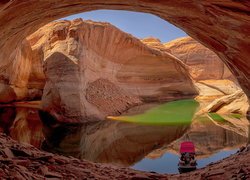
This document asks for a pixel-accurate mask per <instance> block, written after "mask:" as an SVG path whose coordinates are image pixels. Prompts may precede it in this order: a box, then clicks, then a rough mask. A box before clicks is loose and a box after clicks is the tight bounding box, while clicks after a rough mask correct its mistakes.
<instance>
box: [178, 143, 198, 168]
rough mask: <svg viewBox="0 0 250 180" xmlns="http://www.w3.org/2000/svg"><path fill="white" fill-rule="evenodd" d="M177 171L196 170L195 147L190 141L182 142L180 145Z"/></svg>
mask: <svg viewBox="0 0 250 180" xmlns="http://www.w3.org/2000/svg"><path fill="white" fill-rule="evenodd" d="M180 154H181V157H180V159H179V163H178V166H179V172H180V173H185V172H190V171H193V170H196V166H197V163H196V160H195V147H194V143H193V142H191V141H185V142H182V143H181V145H180Z"/></svg>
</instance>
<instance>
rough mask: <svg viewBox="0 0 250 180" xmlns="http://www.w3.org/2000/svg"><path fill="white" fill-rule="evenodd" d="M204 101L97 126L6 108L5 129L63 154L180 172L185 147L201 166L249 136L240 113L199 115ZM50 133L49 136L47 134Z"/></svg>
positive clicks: (1, 116) (143, 110)
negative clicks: (44, 119) (187, 144)
mask: <svg viewBox="0 0 250 180" xmlns="http://www.w3.org/2000/svg"><path fill="white" fill-rule="evenodd" d="M198 106H199V104H198V103H197V102H196V101H194V100H182V101H175V102H170V103H165V104H160V105H159V104H158V105H156V104H153V105H152V104H151V105H147V106H141V107H136V108H133V109H130V110H129V111H128V112H126V113H125V114H124V115H122V116H119V117H113V116H112V117H108V118H107V120H103V121H101V122H95V123H91V124H58V125H57V126H53V127H50V126H49V125H46V126H43V125H42V123H41V121H40V119H39V115H38V111H37V110H36V109H28V108H1V109H0V126H1V128H0V130H1V131H2V132H5V133H7V134H9V135H10V136H12V137H13V138H14V139H16V140H18V141H19V142H24V143H30V144H33V145H34V146H36V147H38V148H40V147H41V145H43V148H44V149H46V150H48V151H51V152H56V153H59V154H64V155H70V156H75V157H78V158H82V159H88V160H91V161H93V162H100V163H109V164H114V165H117V166H121V167H131V168H134V169H138V170H143V171H154V172H158V173H178V167H177V164H178V156H179V145H180V143H181V142H182V141H187V140H188V141H192V142H193V143H194V144H195V146H196V154H197V156H196V158H197V162H198V168H201V167H204V166H206V165H207V164H209V163H211V162H216V161H218V160H220V159H223V158H225V157H227V156H229V155H231V154H233V153H235V152H236V151H237V150H238V149H239V148H240V147H241V146H244V145H245V144H246V142H247V140H248V130H249V129H248V126H246V123H247V120H246V119H245V118H244V117H241V116H240V115H228V116H220V115H217V114H204V115H200V116H196V115H195V112H196V110H197V108H198ZM44 133H45V134H44Z"/></svg>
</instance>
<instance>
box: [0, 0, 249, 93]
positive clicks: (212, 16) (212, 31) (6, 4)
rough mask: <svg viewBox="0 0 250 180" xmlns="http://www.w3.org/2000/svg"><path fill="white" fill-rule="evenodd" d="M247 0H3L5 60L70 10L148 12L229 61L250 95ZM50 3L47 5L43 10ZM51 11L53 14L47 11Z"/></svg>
mask: <svg viewBox="0 0 250 180" xmlns="http://www.w3.org/2000/svg"><path fill="white" fill-rule="evenodd" d="M249 6H250V5H249V2H248V1H233V0H226V1H219V2H218V1H216V0H212V1H198V2H197V1H193V0H189V1H186V0H181V1H178V2H175V3H173V1H170V0H167V1H153V0H150V1H145V0H140V1H121V0H119V1H115V2H114V1H112V0H109V1H105V3H104V2H103V1H100V0H94V1H78V0H72V1H63V2H61V1H60V2H59V1H58V0H52V1H46V2H44V1H32V0H29V1H25V2H23V1H18V0H12V1H3V2H1V5H0V12H1V13H0V23H1V27H2V28H1V33H0V39H1V41H0V48H1V51H0V52H1V54H0V59H1V65H6V64H8V63H10V62H12V61H11V58H12V57H15V56H16V53H17V52H16V51H17V48H18V46H19V45H20V43H21V42H22V41H23V40H24V39H25V38H26V37H27V36H28V35H29V34H31V33H32V32H34V31H35V30H37V29H38V28H39V27H41V26H42V25H44V24H46V23H48V22H50V21H52V20H55V19H58V18H61V17H62V16H67V15H70V14H74V13H78V12H83V11H89V10H95V9H123V10H133V11H140V12H148V13H152V14H155V15H158V16H160V17H161V18H163V19H165V20H168V21H169V22H171V23H173V24H174V25H176V26H178V27H180V28H182V29H183V30H184V31H186V32H187V33H188V34H189V35H190V36H191V37H193V38H195V39H196V40H198V41H199V42H202V43H203V44H204V45H205V46H206V47H208V48H210V49H211V50H213V51H214V52H216V54H217V55H219V57H220V58H221V59H222V60H223V61H224V62H225V63H226V64H227V66H228V67H229V69H230V70H232V72H233V74H234V75H235V77H236V78H237V79H238V81H239V83H240V85H241V87H242V88H243V90H244V91H245V93H246V95H247V96H248V97H249V96H250V90H249V89H250V81H249V77H250V73H249V63H248V57H249V56H250V51H249V44H250V43H249V41H250V40H249V38H248V37H249V30H248V29H249V21H250V18H249V16H248V12H249ZM44 9H46V10H44ZM48 14H49V15H48Z"/></svg>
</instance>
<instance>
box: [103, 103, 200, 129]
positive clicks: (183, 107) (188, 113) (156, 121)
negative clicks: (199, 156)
mask: <svg viewBox="0 0 250 180" xmlns="http://www.w3.org/2000/svg"><path fill="white" fill-rule="evenodd" d="M198 106H199V103H198V102H197V101H195V100H193V99H186V100H179V101H172V102H167V103H165V104H162V105H159V106H156V107H154V108H152V109H150V110H147V111H145V112H144V113H142V114H137V115H132V116H108V117H107V118H108V119H111V120H118V121H125V122H131V123H140V124H148V125H185V124H190V123H191V121H192V119H193V116H194V114H195V112H196V109H197V107H198Z"/></svg>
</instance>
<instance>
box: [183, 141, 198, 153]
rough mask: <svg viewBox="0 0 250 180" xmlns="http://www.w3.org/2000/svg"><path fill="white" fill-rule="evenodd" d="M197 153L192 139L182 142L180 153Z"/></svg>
mask: <svg viewBox="0 0 250 180" xmlns="http://www.w3.org/2000/svg"><path fill="white" fill-rule="evenodd" d="M185 152H188V153H195V147H194V143H193V142H191V141H185V142H182V143H181V145H180V153H185Z"/></svg>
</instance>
